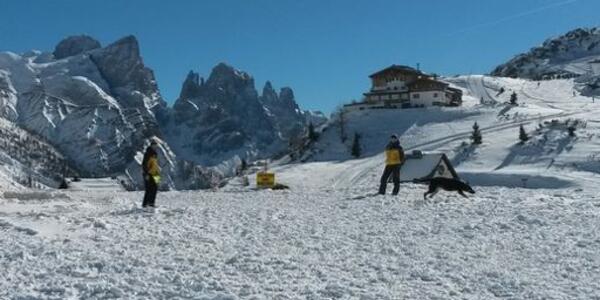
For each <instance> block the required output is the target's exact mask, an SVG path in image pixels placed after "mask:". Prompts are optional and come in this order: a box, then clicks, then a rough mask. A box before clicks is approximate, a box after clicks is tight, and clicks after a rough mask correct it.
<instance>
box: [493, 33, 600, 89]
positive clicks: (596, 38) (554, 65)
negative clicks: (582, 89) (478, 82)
mask: <svg viewBox="0 0 600 300" xmlns="http://www.w3.org/2000/svg"><path fill="white" fill-rule="evenodd" d="M598 55H600V28H577V29H575V30H572V31H569V32H567V33H565V34H563V35H561V36H558V37H555V38H550V39H548V40H546V41H544V43H542V45H540V46H537V47H534V48H531V50H529V51H528V52H526V53H522V54H518V55H516V56H515V57H513V58H512V59H511V60H509V61H508V62H506V63H504V64H502V65H499V66H498V67H496V68H495V69H494V70H493V71H492V72H491V74H492V75H494V76H504V77H521V78H530V79H541V78H545V77H575V76H579V75H583V74H584V73H586V72H588V69H589V67H588V65H587V62H586V61H585V60H586V57H589V58H590V60H593V59H595V56H598ZM574 61H577V63H580V65H579V66H578V67H576V68H569V67H566V66H567V65H568V64H569V62H574ZM581 63H583V64H581Z"/></svg>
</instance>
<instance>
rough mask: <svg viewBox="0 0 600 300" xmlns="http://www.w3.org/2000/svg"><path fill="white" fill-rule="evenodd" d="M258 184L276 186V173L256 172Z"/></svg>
mask: <svg viewBox="0 0 600 300" xmlns="http://www.w3.org/2000/svg"><path fill="white" fill-rule="evenodd" d="M256 186H257V187H259V188H272V187H274V186H275V174H274V173H267V172H258V173H256Z"/></svg>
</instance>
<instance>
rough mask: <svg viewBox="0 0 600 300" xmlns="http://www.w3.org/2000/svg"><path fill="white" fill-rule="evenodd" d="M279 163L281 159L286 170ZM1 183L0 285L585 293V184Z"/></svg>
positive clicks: (67, 290) (21, 295) (74, 289)
mask: <svg viewBox="0 0 600 300" xmlns="http://www.w3.org/2000/svg"><path fill="white" fill-rule="evenodd" d="M291 173H292V172H290V173H287V174H291ZM292 188H293V190H291V191H289V192H288V191H268V190H266V191H259V192H253V191H248V190H237V191H232V192H226V191H219V192H203V191H195V192H167V193H159V198H158V205H159V209H158V211H157V212H155V213H154V214H148V213H142V212H141V211H140V210H139V209H138V208H137V206H138V205H139V203H140V201H141V198H142V193H138V192H136V193H124V192H96V193H89V192H85V193H81V192H67V193H66V194H54V195H46V197H45V198H42V199H35V198H34V199H31V197H29V195H28V194H22V195H23V196H22V197H21V196H19V194H18V193H17V194H14V195H13V196H12V197H11V199H6V200H3V199H0V212H1V213H0V232H2V239H0V267H1V268H2V270H4V272H1V273H0V298H3V299H5V298H6V299H50V298H52V299H90V298H117V299H166V298H178V299H219V300H223V299H265V300H266V299H390V300H391V299H500V298H510V299H594V298H597V297H599V296H600V294H599V291H600V286H599V285H598V282H600V277H599V275H598V272H597V270H598V268H600V259H599V257H598V255H597V254H598V252H599V251H600V235H599V232H600V231H599V230H598V229H600V221H599V220H600V218H598V216H599V215H600V200H599V199H598V198H597V193H598V191H599V190H598V189H597V188H596V189H592V190H581V189H570V188H565V189H562V190H558V191H557V190H547V189H538V190H532V189H520V188H504V187H486V188H478V189H477V192H478V193H477V194H476V195H475V196H474V197H472V198H471V199H469V200H465V199H464V198H462V197H459V196H457V195H450V194H443V193H442V194H439V195H438V196H437V197H436V199H435V201H434V202H431V203H429V204H425V205H424V204H423V203H422V202H421V201H420V199H421V196H422V192H423V188H422V187H421V186H418V185H412V184H406V185H403V187H402V190H401V193H402V196H401V197H390V196H388V197H377V198H371V197H365V196H364V195H366V194H368V193H370V192H371V191H372V188H371V187H370V186H353V187H351V188H349V189H348V190H340V189H334V190H332V189H329V190H326V189H323V190H321V189H311V190H302V189H299V188H298V187H297V185H296V184H294V186H293V187H292Z"/></svg>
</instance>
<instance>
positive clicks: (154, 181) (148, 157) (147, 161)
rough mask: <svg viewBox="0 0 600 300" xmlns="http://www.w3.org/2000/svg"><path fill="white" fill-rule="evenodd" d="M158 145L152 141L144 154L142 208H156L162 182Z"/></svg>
mask: <svg viewBox="0 0 600 300" xmlns="http://www.w3.org/2000/svg"><path fill="white" fill-rule="evenodd" d="M157 149H158V143H157V142H156V141H152V143H150V147H148V148H147V149H146V153H144V159H143V160H142V171H143V176H144V188H145V193H144V202H143V203H142V207H144V208H146V207H152V208H154V207H155V201H156V193H157V192H158V183H159V182H160V166H159V165H158V152H157Z"/></svg>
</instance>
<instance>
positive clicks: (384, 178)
mask: <svg viewBox="0 0 600 300" xmlns="http://www.w3.org/2000/svg"><path fill="white" fill-rule="evenodd" d="M402 163H404V149H402V146H400V141H399V140H398V136H397V135H395V134H393V135H392V136H391V137H390V142H389V143H388V144H387V146H386V147H385V169H384V170H383V175H381V183H380V185H379V194H381V195H385V190H386V188H387V182H388V179H389V178H390V176H392V182H393V183H394V190H393V191H392V195H398V191H399V190H400V166H402Z"/></svg>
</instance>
